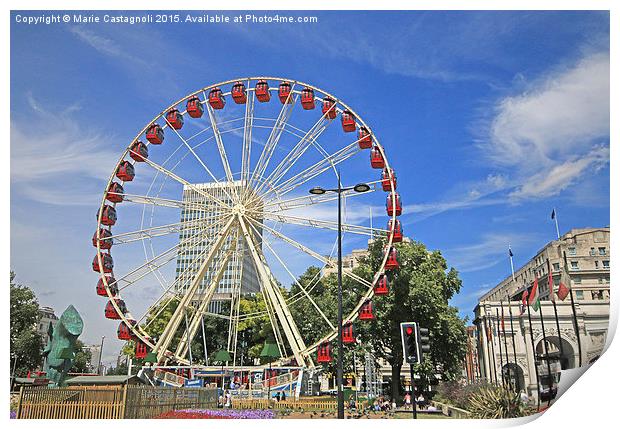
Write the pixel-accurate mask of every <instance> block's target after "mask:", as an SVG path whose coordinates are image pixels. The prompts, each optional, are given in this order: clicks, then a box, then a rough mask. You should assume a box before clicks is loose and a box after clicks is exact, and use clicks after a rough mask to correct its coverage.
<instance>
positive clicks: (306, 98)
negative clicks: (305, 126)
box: [301, 87, 314, 110]
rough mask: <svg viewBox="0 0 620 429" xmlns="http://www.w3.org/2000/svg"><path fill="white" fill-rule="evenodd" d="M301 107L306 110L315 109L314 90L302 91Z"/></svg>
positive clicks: (305, 89) (306, 89)
mask: <svg viewBox="0 0 620 429" xmlns="http://www.w3.org/2000/svg"><path fill="white" fill-rule="evenodd" d="M301 107H303V108H304V110H312V109H314V90H313V89H312V88H308V87H306V88H304V89H302V91H301Z"/></svg>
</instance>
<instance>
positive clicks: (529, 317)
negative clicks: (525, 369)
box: [526, 286, 540, 411]
mask: <svg viewBox="0 0 620 429" xmlns="http://www.w3.org/2000/svg"><path fill="white" fill-rule="evenodd" d="M526 289H527V286H526ZM526 307H527V320H528V322H529V324H530V341H531V343H532V355H533V356H534V374H535V375H536V401H537V405H536V409H537V411H540V381H539V380H538V364H537V362H536V360H537V359H536V347H535V345H534V332H532V315H531V314H530V304H529V302H528V303H527V305H526Z"/></svg>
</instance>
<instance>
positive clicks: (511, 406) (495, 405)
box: [467, 385, 527, 419]
mask: <svg viewBox="0 0 620 429" xmlns="http://www.w3.org/2000/svg"><path fill="white" fill-rule="evenodd" d="M467 409H468V410H469V411H470V412H471V417H472V418H475V419H508V418H513V417H522V416H524V415H526V414H527V412H526V409H525V405H524V404H523V403H522V402H521V397H520V395H519V393H518V392H515V391H513V390H512V389H508V388H505V387H501V386H491V385H488V386H484V387H481V388H480V389H479V390H478V391H477V392H475V393H473V394H472V395H471V396H470V397H469V406H468V407H467Z"/></svg>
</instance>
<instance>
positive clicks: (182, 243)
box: [115, 220, 223, 291]
mask: <svg viewBox="0 0 620 429" xmlns="http://www.w3.org/2000/svg"><path fill="white" fill-rule="evenodd" d="M222 223H223V220H220V221H218V222H215V223H212V224H209V225H205V226H202V227H200V228H199V230H198V231H197V232H195V233H194V234H192V235H191V236H190V237H189V238H187V239H185V240H179V242H178V243H177V244H175V245H174V246H172V247H170V248H169V249H167V250H164V251H163V252H161V253H159V254H158V255H156V256H154V257H152V258H151V259H149V260H147V261H146V262H144V263H143V264H142V265H140V266H139V267H137V268H134V269H133V270H131V271H130V272H129V273H127V274H125V275H124V276H122V277H120V278H118V279H116V282H115V283H116V284H118V283H120V282H126V283H127V284H126V285H124V286H122V287H119V291H122V290H124V289H126V288H127V287H129V286H131V285H132V284H135V283H136V282H137V281H138V280H140V279H142V278H143V277H145V276H146V275H148V274H149V273H150V272H152V271H153V270H154V269H159V268H161V267H163V266H164V265H166V264H167V263H168V262H170V261H171V260H173V259H176V257H177V256H180V255H181V254H182V253H184V252H187V251H189V250H191V249H193V248H195V247H197V246H199V245H201V244H202V242H203V240H204V239H205V238H208V237H209V235H207V234H205V231H207V232H208V231H209V230H210V229H212V228H213V227H215V226H217V225H218V224H222ZM196 240H198V241H196ZM190 243H191V245H190V246H189V247H186V246H187V245H188V244H190ZM181 247H183V249H182V252H179V253H178V254H177V253H176V251H177V249H179V248H181ZM170 254H172V257H170V258H169V259H167V260H166V261H165V262H164V263H163V264H160V265H157V264H156V261H159V260H160V259H161V258H164V257H165V256H167V255H170ZM145 268H148V269H149V271H146V272H145V273H142V274H141V275H140V277H138V278H137V279H134V280H131V281H130V280H127V279H128V278H129V277H130V276H132V275H134V274H136V273H138V272H139V271H141V270H143V269H145Z"/></svg>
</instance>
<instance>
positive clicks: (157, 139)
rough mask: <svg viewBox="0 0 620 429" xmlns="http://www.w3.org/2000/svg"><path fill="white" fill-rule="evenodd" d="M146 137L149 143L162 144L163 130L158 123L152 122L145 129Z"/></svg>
mask: <svg viewBox="0 0 620 429" xmlns="http://www.w3.org/2000/svg"><path fill="white" fill-rule="evenodd" d="M146 139H147V140H148V141H149V142H150V143H151V144H162V143H163V142H164V130H163V129H162V128H161V127H160V126H159V124H153V125H151V126H150V127H149V129H148V130H146Z"/></svg>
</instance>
